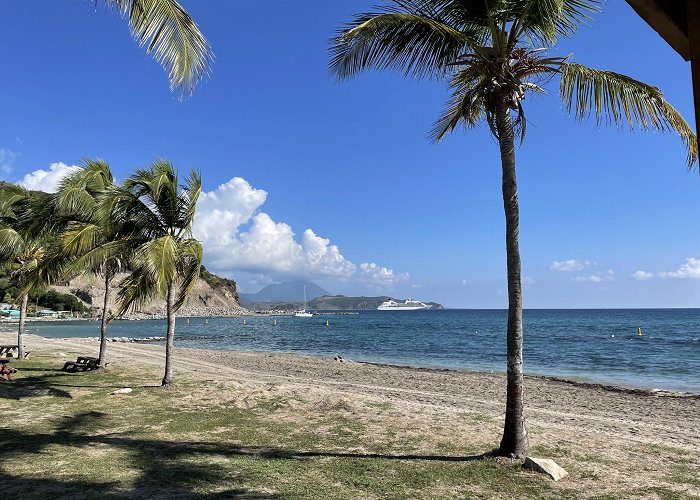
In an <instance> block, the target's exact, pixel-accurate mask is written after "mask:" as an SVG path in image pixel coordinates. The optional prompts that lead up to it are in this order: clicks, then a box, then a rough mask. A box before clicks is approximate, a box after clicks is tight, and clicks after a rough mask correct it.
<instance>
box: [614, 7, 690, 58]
mask: <svg viewBox="0 0 700 500" xmlns="http://www.w3.org/2000/svg"><path fill="white" fill-rule="evenodd" d="M627 3H628V4H630V6H631V7H632V8H633V9H634V10H635V12H637V14H638V15H639V17H641V18H642V19H644V21H646V22H647V24H648V25H649V26H651V27H652V28H654V30H656V32H657V33H658V34H659V35H661V38H663V39H664V40H666V43H668V44H669V45H670V46H671V47H672V48H673V49H674V50H675V51H676V52H678V53H679V54H680V55H681V57H683V59H685V60H686V61H689V60H690V58H691V53H690V42H689V41H688V31H687V29H688V28H687V24H686V25H683V24H684V21H685V2H684V1H680V2H679V1H673V0H664V1H659V0H627Z"/></svg>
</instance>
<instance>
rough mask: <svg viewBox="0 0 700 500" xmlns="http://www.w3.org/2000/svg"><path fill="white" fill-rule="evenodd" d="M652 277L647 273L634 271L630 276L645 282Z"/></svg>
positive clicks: (651, 274)
mask: <svg viewBox="0 0 700 500" xmlns="http://www.w3.org/2000/svg"><path fill="white" fill-rule="evenodd" d="M653 276H654V274H653V273H648V272H646V271H635V272H633V273H632V274H631V275H630V278H634V279H636V280H638V281H646V280H648V279H651V278H652V277H653Z"/></svg>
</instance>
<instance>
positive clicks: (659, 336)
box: [28, 309, 700, 393]
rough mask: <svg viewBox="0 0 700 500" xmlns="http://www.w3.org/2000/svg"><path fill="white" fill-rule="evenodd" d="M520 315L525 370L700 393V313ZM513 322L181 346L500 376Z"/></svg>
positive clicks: (193, 326) (441, 320)
mask: <svg viewBox="0 0 700 500" xmlns="http://www.w3.org/2000/svg"><path fill="white" fill-rule="evenodd" d="M523 319H524V332H525V333H524V338H525V347H524V361H525V372H526V373H527V374H537V375H549V376H557V377H565V378H571V379H576V380H582V381H590V382H598V383H609V384H616V385H622V386H627V387H639V388H648V389H665V390H673V391H686V392H695V393H700V309H638V310H633V309H620V310H613V309H606V310H526V311H525V312H524V318H523ZM327 321H328V322H329V326H327V325H326V322H327ZM506 321H507V312H506V311H505V310H471V309H470V310H434V311H411V312H408V311H406V312H393V311H388V312H384V311H362V312H359V314H353V315H325V314H324V315H320V316H314V317H313V318H295V317H287V316H282V317H247V318H242V317H239V318H209V319H208V320H205V319H203V318H192V319H190V320H189V322H188V320H187V319H186V318H178V320H177V330H176V345H177V346H181V347H194V348H209V349H230V350H236V351H263V352H281V353H299V354H309V355H315V356H335V355H337V354H340V355H342V356H343V357H346V358H349V359H352V360H357V361H372V362H378V363H388V364H397V365H411V366H421V367H435V368H453V369H454V368H456V369H468V370H479V371H495V372H503V371H505V366H506ZM274 322H276V324H274ZM638 326H640V327H641V328H642V331H643V336H641V337H640V336H638V335H637V327H638ZM28 329H29V331H30V332H32V333H38V334H40V335H44V336H48V337H89V336H98V335H99V323H98V322H95V321H90V322H85V321H81V322H78V321H76V322H50V323H49V322H47V323H32V324H29V325H28ZM109 334H110V336H127V337H148V336H162V335H165V321H156V320H148V321H115V322H113V323H112V324H111V325H110V329H109Z"/></svg>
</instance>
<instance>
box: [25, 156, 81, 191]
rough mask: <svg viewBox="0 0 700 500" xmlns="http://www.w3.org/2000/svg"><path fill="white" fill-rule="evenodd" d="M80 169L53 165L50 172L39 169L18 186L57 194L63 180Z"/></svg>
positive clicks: (72, 166) (74, 166) (60, 164)
mask: <svg viewBox="0 0 700 500" xmlns="http://www.w3.org/2000/svg"><path fill="white" fill-rule="evenodd" d="M78 168H80V167H78V166H77V165H66V164H65V163H63V162H58V163H52V164H51V165H49V169H48V170H42V169H39V170H35V171H33V172H30V173H28V174H27V175H25V176H24V177H23V178H22V180H21V181H19V182H18V184H20V185H22V186H24V187H26V188H27V189H33V190H36V191H45V192H47V193H55V192H56V190H58V185H59V183H60V182H61V179H63V178H64V177H65V176H66V175H68V174H70V173H72V172H74V171H75V170H76V169H78Z"/></svg>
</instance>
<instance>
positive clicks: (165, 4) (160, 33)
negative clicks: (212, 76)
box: [95, 0, 213, 98]
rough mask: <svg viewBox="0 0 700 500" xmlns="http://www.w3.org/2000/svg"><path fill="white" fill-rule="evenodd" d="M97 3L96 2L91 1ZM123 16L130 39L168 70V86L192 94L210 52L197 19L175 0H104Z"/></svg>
mask: <svg viewBox="0 0 700 500" xmlns="http://www.w3.org/2000/svg"><path fill="white" fill-rule="evenodd" d="M95 3H97V2H95ZM104 3H105V5H106V6H107V7H109V8H110V9H112V10H113V11H115V12H118V13H119V14H120V15H121V16H122V17H124V18H126V19H127V20H128V22H129V26H130V28H131V33H132V35H133V36H134V39H135V40H136V41H137V42H138V44H139V45H140V46H142V47H144V46H145V47H146V52H148V53H149V54H152V55H153V57H154V58H155V59H156V61H158V62H159V63H160V64H161V65H162V66H163V68H164V69H165V70H166V71H168V75H169V79H170V88H171V90H178V91H179V93H180V97H181V98H182V97H187V96H189V95H191V94H192V92H193V91H194V88H195V87H196V86H197V83H199V81H200V80H201V79H202V78H203V77H204V76H206V75H207V74H208V73H209V68H210V66H211V63H212V61H213V54H212V51H211V47H210V46H209V42H208V41H207V40H206V38H204V35H203V34H202V33H201V32H200V31H199V27H198V26H197V23H195V22H194V20H193V19H192V18H191V17H190V15H189V14H188V13H187V12H186V11H185V10H184V9H183V8H182V7H181V6H180V4H179V3H178V2H177V1H176V0H104Z"/></svg>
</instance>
